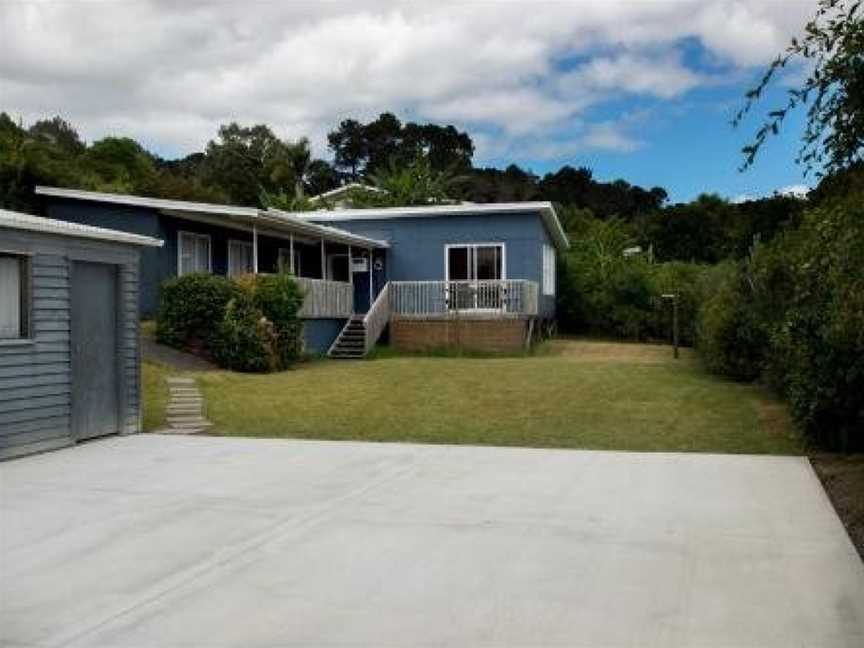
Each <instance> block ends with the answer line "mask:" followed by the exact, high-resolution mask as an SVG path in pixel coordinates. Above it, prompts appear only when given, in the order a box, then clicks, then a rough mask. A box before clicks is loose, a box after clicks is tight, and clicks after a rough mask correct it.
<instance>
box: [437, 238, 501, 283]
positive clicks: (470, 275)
mask: <svg viewBox="0 0 864 648" xmlns="http://www.w3.org/2000/svg"><path fill="white" fill-rule="evenodd" d="M505 275H506V271H505V269H504V244H503V243H492V244H473V243H472V244H469V245H448V246H447V281H488V280H497V279H504V278H505Z"/></svg>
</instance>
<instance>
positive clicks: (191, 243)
mask: <svg viewBox="0 0 864 648" xmlns="http://www.w3.org/2000/svg"><path fill="white" fill-rule="evenodd" d="M210 271H211V269H210V237H209V236H207V235H206V234H192V233H191V232H180V234H179V242H178V245H177V274H178V275H180V276H181V277H182V276H183V275H185V274H190V273H193V272H208V273H209V272H210Z"/></svg>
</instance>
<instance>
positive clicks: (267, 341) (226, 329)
mask: <svg viewBox="0 0 864 648" xmlns="http://www.w3.org/2000/svg"><path fill="white" fill-rule="evenodd" d="M277 347H278V343H277V339H276V332H275V330H274V327H273V323H272V322H271V321H270V320H268V319H267V318H266V317H264V315H262V313H261V311H260V310H259V309H258V308H256V307H255V304H254V302H253V300H252V297H251V295H250V294H248V293H246V292H242V293H240V294H238V295H237V296H236V297H233V298H232V299H231V300H230V301H229V302H228V305H227V307H226V308H225V314H224V316H223V318H222V321H221V322H220V323H219V325H218V327H217V329H216V332H215V334H214V335H213V337H212V342H211V351H212V353H213V357H214V358H215V359H216V362H218V363H219V366H220V367H224V368H226V369H233V370H234V371H247V372H267V371H275V370H276V369H278V368H279V367H280V360H279V354H278V352H277Z"/></svg>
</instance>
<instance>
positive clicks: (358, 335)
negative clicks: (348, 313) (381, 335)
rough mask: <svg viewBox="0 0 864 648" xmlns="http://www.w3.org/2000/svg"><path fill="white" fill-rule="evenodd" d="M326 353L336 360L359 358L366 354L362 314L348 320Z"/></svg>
mask: <svg viewBox="0 0 864 648" xmlns="http://www.w3.org/2000/svg"><path fill="white" fill-rule="evenodd" d="M327 355H329V356H330V357H331V358H334V359H338V360H360V359H362V358H364V357H365V356H366V327H365V326H364V325H363V316H362V315H355V316H354V317H352V318H351V319H350V320H348V323H347V324H346V325H345V328H343V329H342V332H341V333H340V334H339V337H338V338H336V341H335V342H334V343H333V346H332V347H330V352H329V353H328V354H327Z"/></svg>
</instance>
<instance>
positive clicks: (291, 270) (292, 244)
mask: <svg viewBox="0 0 864 648" xmlns="http://www.w3.org/2000/svg"><path fill="white" fill-rule="evenodd" d="M288 240H289V241H290V242H291V246H290V247H289V248H288V249H289V255H288V259H289V261H288V263H290V264H291V267H290V268H289V272H291V274H292V275H293V274H295V272H294V268H295V267H296V266H295V265H294V232H291V235H290V237H289V239H288Z"/></svg>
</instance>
